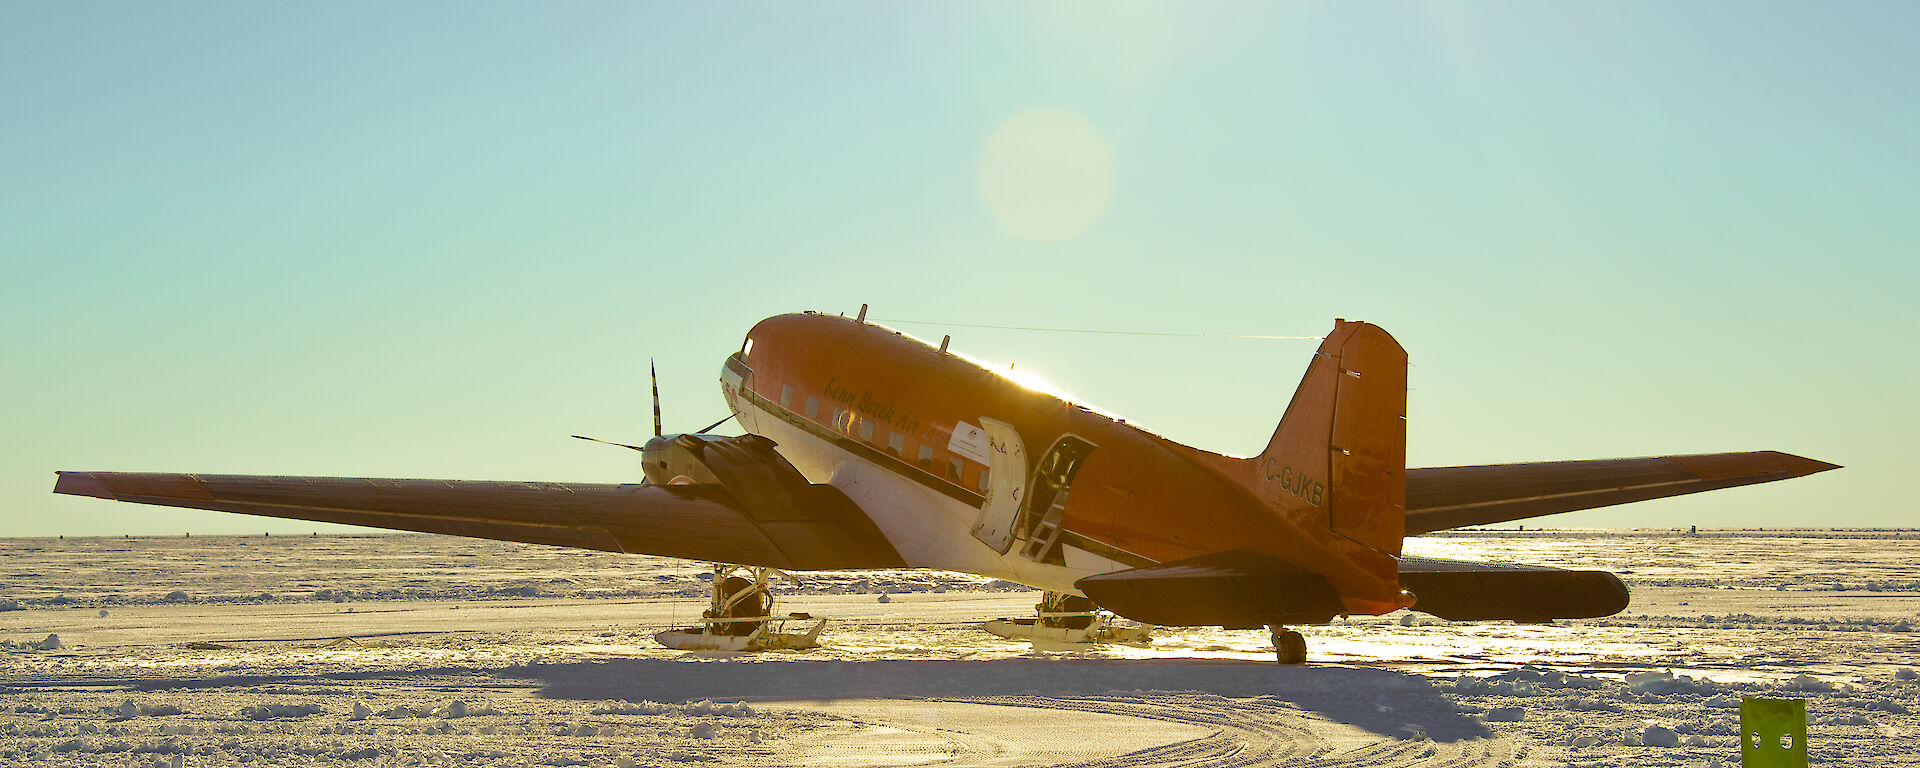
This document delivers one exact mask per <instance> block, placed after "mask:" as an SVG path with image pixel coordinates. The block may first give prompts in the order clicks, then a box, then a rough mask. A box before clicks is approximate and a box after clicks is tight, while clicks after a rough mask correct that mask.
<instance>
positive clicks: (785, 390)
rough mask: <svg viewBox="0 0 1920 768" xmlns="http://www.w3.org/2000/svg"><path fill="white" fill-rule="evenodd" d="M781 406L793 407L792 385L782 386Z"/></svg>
mask: <svg viewBox="0 0 1920 768" xmlns="http://www.w3.org/2000/svg"><path fill="white" fill-rule="evenodd" d="M780 406H781V407H783V408H792V407H793V385H792V384H782V385H780Z"/></svg>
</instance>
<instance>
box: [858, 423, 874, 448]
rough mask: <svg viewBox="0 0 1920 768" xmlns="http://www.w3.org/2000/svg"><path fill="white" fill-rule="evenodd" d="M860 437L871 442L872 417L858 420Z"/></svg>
mask: <svg viewBox="0 0 1920 768" xmlns="http://www.w3.org/2000/svg"><path fill="white" fill-rule="evenodd" d="M860 439H861V440H863V441H866V442H869V443H871V442H873V419H861V420H860Z"/></svg>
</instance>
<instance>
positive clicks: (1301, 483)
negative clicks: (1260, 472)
mask: <svg viewBox="0 0 1920 768" xmlns="http://www.w3.org/2000/svg"><path fill="white" fill-rule="evenodd" d="M1279 463H1280V462H1278V461H1276V460H1274V459H1272V458H1268V459H1267V464H1266V473H1267V479H1268V480H1278V481H1280V489H1281V490H1283V491H1286V492H1287V493H1291V494H1293V495H1295V496H1298V497H1300V500H1301V501H1304V502H1306V503H1308V504H1312V505H1314V506H1316V507H1317V506H1320V501H1321V500H1322V499H1323V498H1325V497H1326V493H1327V486H1326V484H1325V483H1322V482H1320V481H1318V480H1315V479H1313V478H1310V477H1307V475H1306V473H1304V472H1295V471H1293V467H1292V466H1291V465H1287V466H1282V467H1280V468H1279V469H1274V465H1275V464H1279Z"/></svg>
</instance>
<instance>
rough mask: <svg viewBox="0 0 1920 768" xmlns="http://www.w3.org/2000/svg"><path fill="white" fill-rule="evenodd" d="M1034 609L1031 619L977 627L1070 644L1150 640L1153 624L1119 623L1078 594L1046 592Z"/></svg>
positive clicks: (1010, 637)
mask: <svg viewBox="0 0 1920 768" xmlns="http://www.w3.org/2000/svg"><path fill="white" fill-rule="evenodd" d="M1034 608H1035V609H1036V612H1037V613H1036V615H1035V616H1033V617H1032V618H1028V617H1025V616H1022V617H1017V618H1011V619H994V620H993V621H989V622H986V623H984V624H981V625H980V628H981V629H984V630H986V631H988V632H990V633H992V634H995V635H999V636H1000V637H1004V638H1006V639H1008V640H1030V641H1038V642H1053V643H1073V644H1097V643H1148V642H1152V641H1153V627H1151V626H1149V625H1146V624H1136V623H1132V622H1126V623H1122V622H1121V620H1120V618H1119V617H1117V616H1114V615H1113V614H1111V613H1108V612H1106V611H1102V610H1100V607H1099V606H1097V605H1094V604H1093V601H1092V600H1088V599H1086V598H1084V597H1081V596H1079V595H1074V594H1068V593H1065V592H1048V593H1046V595H1045V596H1044V597H1042V598H1041V599H1040V604H1039V605H1036V606H1034Z"/></svg>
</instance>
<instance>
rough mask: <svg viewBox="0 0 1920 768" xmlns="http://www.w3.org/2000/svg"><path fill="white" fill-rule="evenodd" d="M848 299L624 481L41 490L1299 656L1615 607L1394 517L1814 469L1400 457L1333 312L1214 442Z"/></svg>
mask: <svg viewBox="0 0 1920 768" xmlns="http://www.w3.org/2000/svg"><path fill="white" fill-rule="evenodd" d="M865 316H866V310H865V307H862V309H861V313H860V316H859V317H857V318H847V317H844V316H837V315H824V314H817V313H812V312H806V313H801V314H789V315H780V316H777V317H771V318H768V319H766V320H763V321H761V322H760V323H759V324H757V325H755V326H754V328H753V330H752V331H750V332H749V333H748V334H747V336H746V339H745V341H744V342H742V344H741V347H740V349H739V351H737V352H735V353H733V354H732V355H731V356H729V357H728V358H727V360H726V363H725V366H724V367H723V368H722V370H721V374H720V382H721V391H722V393H723V394H724V395H725V397H726V400H727V403H728V405H729V407H730V408H731V409H732V411H733V417H732V418H735V419H737V420H738V421H739V422H740V425H741V426H742V427H743V428H744V429H745V431H746V432H747V434H744V435H740V436H722V435H717V434H710V433H708V432H700V433H692V434H672V435H663V434H660V432H661V429H660V416H659V405H658V393H657V391H656V393H655V398H654V401H655V406H654V432H655V437H654V438H653V439H651V440H649V441H647V443H646V444H645V445H644V446H625V447H628V448H633V449H635V450H638V451H640V452H641V454H642V459H641V467H642V470H643V471H644V473H645V476H646V477H645V481H644V482H642V483H639V484H599V483H549V482H491V481H468V480H399V479H377V478H335V477H280V476H272V477H267V476H244V475H201V474H157V473H128V472H61V473H59V478H58V481H57V482H56V484H55V486H54V492H55V493H63V494H72V495H78V496H94V497H99V498H103V499H113V500H119V501H130V502H136V503H142V504H161V505H167V506H176V507H192V508H197V509H211V510H220V511H226V512H238V513H243V514H251V515H266V516H269V517H281V518H292V519H298V520H318V521H325V522H331V523H344V524H348V525H361V526H369V527H375V528H389V529H397V530H405V531H421V532H427V533H438V534H451V535H456V536H472V537H478V538H486V539H499V540H504V541H518V542H530V543H535V544H548V545H554V546H565V547H580V548H585V549H595V550H604V551H609V552H627V553H637V554H650V555H664V556H667V557H677V558H686V559H690V560H701V561H708V562H714V563H728V564H739V565H742V566H757V567H761V568H774V569H781V570H788V571H810V570H840V569H868V568H931V569H941V570H949V571H962V572H966V573H972V574H979V575H982V576H988V577H992V578H997V579H1005V580H1008V581H1013V582H1018V583H1021V584H1026V585H1029V586H1033V587H1037V588H1040V589H1043V590H1046V592H1047V602H1046V603H1044V604H1043V606H1045V607H1051V608H1053V609H1054V610H1052V611H1046V610H1043V612H1042V613H1041V616H1040V619H1039V620H1040V622H1041V623H1042V624H1043V625H1051V624H1056V623H1063V622H1064V623H1068V624H1071V622H1073V621H1075V620H1078V621H1080V626H1085V619H1084V617H1085V616H1086V615H1087V611H1091V610H1092V608H1093V606H1094V605H1097V606H1098V607H1099V608H1102V609H1105V610H1107V611H1111V612H1113V613H1116V614H1118V615H1120V616H1124V617H1127V618H1130V619H1134V620H1137V621H1140V622H1145V623H1148V624H1157V625H1168V626H1221V627H1228V628H1248V629H1252V628H1258V627H1268V628H1270V629H1271V630H1272V633H1273V639H1274V646H1275V652H1276V654H1277V656H1278V657H1279V660H1280V661H1281V662H1282V663H1295V664H1297V663H1301V662H1303V661H1304V660H1305V658H1306V643H1305V641H1304V640H1303V639H1302V638H1301V636H1300V634H1299V633H1298V632H1294V631H1292V630H1289V629H1286V627H1287V626H1288V625H1305V624H1321V623H1326V622H1328V621H1330V620H1332V619H1333V617H1335V616H1344V615H1351V614H1362V615H1378V614H1384V613H1388V612H1391V611H1394V610H1397V609H1401V608H1410V609H1413V610H1417V611H1423V612H1427V613H1430V614H1433V615H1436V616H1439V617H1442V618H1445V619H1450V620H1512V621H1517V622H1535V623H1538V622H1549V621H1552V620H1554V619H1560V618H1587V617H1596V616H1607V615H1611V614H1614V613H1617V612H1619V611H1620V610H1622V609H1624V608H1625V607H1626V605H1627V589H1626V587H1625V585H1623V584H1622V583H1621V582H1620V580H1619V579H1618V578H1617V577H1615V576H1614V575H1613V574H1611V573H1606V572H1604V571H1571V570H1563V569H1556V568H1544V567H1536V566H1524V565H1505V564H1494V563H1477V562H1459V561H1448V560H1437V559H1431V558H1421V557H1414V556H1409V555H1403V554H1402V553H1401V540H1402V539H1403V538H1404V537H1406V536H1412V535H1418V534H1422V533H1428V532H1431V531H1439V530H1445V529H1450V528H1459V527H1463V526H1472V525H1484V524H1489V523H1498V522H1503V521H1511V520H1521V519H1526V518H1532V517H1538V516H1541V515H1551V514H1556V513H1560V512H1567V511H1571V510H1578V509H1589V508H1593V507H1602V506H1608V505H1613V504H1623V503H1627V502H1633V501H1640V500H1644V499H1653V498H1659V497H1664V496H1676V495H1680V494H1687V493H1696V492H1699V491H1707V490H1713V489H1716V488H1727V487H1731V486H1736V485H1747V484H1751V483H1762V482H1769V481H1773V480H1781V479H1786V478H1790V477H1799V476H1802V475H1809V474H1813V473H1815V472H1822V471H1826V470H1829V469H1834V468H1836V466H1837V465H1834V464H1829V463H1826V462H1822V461H1816V460H1813V459H1807V458H1802V457H1799V456H1794V455H1790V454H1785V453H1778V452H1773V451H1759V452H1746V453H1716V454H1699V455H1686V456H1660V457H1648V458H1628V459H1603V460H1594V461H1556V462H1538V463H1526V464H1503V465H1488V466H1465V467H1429V468H1414V469H1409V468H1408V467H1407V466H1406V400H1407V355H1406V351H1405V350H1403V349H1402V348H1401V347H1400V345H1399V343H1398V342H1396V341H1394V339H1393V337H1392V336H1390V335H1388V334H1387V332H1386V331H1384V330H1382V329H1380V328H1379V327H1378V326H1374V325H1370V324H1367V323H1362V322H1349V321H1346V320H1336V321H1334V328H1333V331H1332V332H1331V333H1329V334H1327V336H1326V337H1325V339H1324V341H1323V342H1322V343H1321V345H1320V348H1319V350H1318V351H1317V352H1316V353H1315V354H1314V356H1313V359H1312V361H1311V362H1310V363H1309V364H1308V366H1307V372H1306V376H1305V377H1304V378H1303V379H1302V380H1301V382H1300V386H1299V389H1298V390H1297V391H1296V392H1295V393H1294V396H1293V401H1292V402H1291V404H1289V405H1288V406H1287V410H1286V413H1285V415H1284V416H1282V417H1281V419H1280V425H1279V427H1278V428H1277V429H1276V430H1275V431H1274V433H1273V438H1272V440H1271V441H1269V442H1268V444H1267V446H1266V449H1265V450H1263V451H1261V452H1260V454H1259V455H1257V456H1253V457H1249V458H1236V457H1231V456H1224V455H1221V454H1217V453H1209V452H1207V451H1203V450H1200V449H1197V448H1192V447H1189V446H1186V445H1181V444H1179V443H1176V442H1174V441H1172V440H1168V439H1166V438H1164V437H1161V436H1159V435H1156V434H1153V433H1152V432H1148V431H1146V430H1144V429H1141V428H1139V427H1137V426H1134V425H1132V424H1128V423H1126V422H1125V421H1124V420H1121V419H1117V418H1114V417H1111V416H1108V415H1105V414H1102V413H1099V412H1096V411H1094V410H1092V409H1089V408H1087V407H1085V406H1083V405H1078V404H1075V403H1072V402H1069V401H1067V400H1063V399H1061V398H1059V397H1056V396H1053V395H1051V394H1048V393H1045V392H1040V391H1035V390H1034V389H1031V388H1029V387H1027V386H1025V385H1022V384H1021V383H1018V382H1016V381H1014V380H1013V379H1011V378H1008V377H1007V376H1005V375H1002V374H1001V373H998V372H995V371H993V370H989V369H988V368H986V367H983V366H981V365H979V364H977V363H975V362H972V361H970V360H967V359H965V358H963V357H960V356H958V355H956V354H953V353H950V352H948V351H947V349H946V342H944V341H943V342H942V343H941V344H940V346H939V347H938V348H936V347H934V346H932V345H929V344H927V343H925V342H922V341H920V340H918V339H914V338H912V337H909V336H906V335H904V334H902V333H900V332H898V331H895V330H892V329H889V328H886V327H883V326H880V325H876V324H873V323H869V322H866V320H865ZM715 426H718V425H715ZM708 429H709V430H711V429H712V427H709V428H708ZM616 445H617V444H616ZM721 581H722V580H721V579H716V580H715V589H716V598H715V608H716V612H717V614H724V615H723V616H721V618H720V619H718V620H719V621H722V622H725V621H734V620H735V619H733V618H728V617H739V618H738V620H739V621H743V622H751V621H756V620H759V621H765V620H768V617H766V616H758V617H756V616H754V614H755V613H759V612H765V611H767V610H769V609H770V602H764V601H757V602H756V601H749V602H748V603H747V604H745V606H744V607H743V606H742V605H740V604H739V598H740V597H741V595H744V594H745V591H744V590H745V587H746V585H747V583H748V582H747V581H746V580H744V579H732V578H729V579H726V582H727V584H726V586H724V587H723V586H722V584H721ZM762 581H763V582H764V579H762ZM729 590H732V591H736V592H740V593H741V594H740V595H732V596H731V598H732V599H731V601H730V600H729V597H730V596H729V595H728V594H726V592H727V591H729ZM767 599H768V600H770V597H768V598H767ZM1089 601H1091V602H1089ZM717 614H715V613H710V616H713V615H717ZM795 616H796V617H804V615H802V614H795ZM1063 617H1064V618H1063ZM735 626H736V627H739V626H744V625H735ZM719 631H720V632H722V633H729V632H732V631H733V628H731V627H725V626H723V627H721V628H720V630H719ZM816 632H817V629H816ZM663 642H665V640H663Z"/></svg>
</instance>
